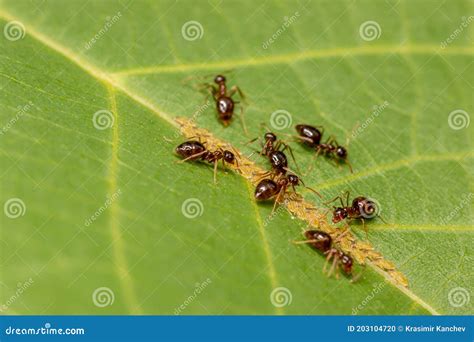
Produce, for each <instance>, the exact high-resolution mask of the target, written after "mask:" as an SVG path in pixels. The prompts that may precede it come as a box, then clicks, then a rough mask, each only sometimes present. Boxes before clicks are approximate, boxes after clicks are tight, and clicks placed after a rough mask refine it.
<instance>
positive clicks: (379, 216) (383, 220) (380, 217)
mask: <svg viewBox="0 0 474 342" xmlns="http://www.w3.org/2000/svg"><path fill="white" fill-rule="evenodd" d="M377 216H378V218H379V219H381V220H382V222H383V223H385V224H389V223H388V222H387V221H385V219H384V218H383V217H382V216H381V215H379V214H377Z"/></svg>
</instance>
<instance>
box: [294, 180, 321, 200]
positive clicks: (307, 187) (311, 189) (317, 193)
mask: <svg viewBox="0 0 474 342" xmlns="http://www.w3.org/2000/svg"><path fill="white" fill-rule="evenodd" d="M300 182H301V184H302V185H303V186H304V187H305V188H306V189H308V190H310V191H312V192H314V193H315V194H316V195H318V196H319V198H323V196H321V194H320V193H319V192H317V191H316V190H314V189H313V188H310V187H309V186H306V184H304V182H303V181H302V180H301V179H300Z"/></svg>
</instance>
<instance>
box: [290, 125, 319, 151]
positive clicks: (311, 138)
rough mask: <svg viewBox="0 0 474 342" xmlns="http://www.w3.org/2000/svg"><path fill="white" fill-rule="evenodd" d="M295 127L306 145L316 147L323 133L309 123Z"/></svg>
mask: <svg viewBox="0 0 474 342" xmlns="http://www.w3.org/2000/svg"><path fill="white" fill-rule="evenodd" d="M295 128H296V131H297V132H298V134H299V136H300V137H301V138H303V139H302V140H303V142H304V143H305V144H306V145H308V146H310V147H316V146H317V145H319V143H320V142H321V138H322V136H323V134H322V133H321V131H320V130H319V129H317V128H316V127H313V126H310V125H296V126H295Z"/></svg>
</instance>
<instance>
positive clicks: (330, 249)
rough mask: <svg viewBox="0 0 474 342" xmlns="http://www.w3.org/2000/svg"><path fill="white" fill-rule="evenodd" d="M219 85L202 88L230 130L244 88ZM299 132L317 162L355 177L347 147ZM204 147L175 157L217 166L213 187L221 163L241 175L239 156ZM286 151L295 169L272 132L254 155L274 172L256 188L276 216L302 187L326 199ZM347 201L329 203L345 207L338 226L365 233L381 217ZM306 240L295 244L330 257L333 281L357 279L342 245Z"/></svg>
mask: <svg viewBox="0 0 474 342" xmlns="http://www.w3.org/2000/svg"><path fill="white" fill-rule="evenodd" d="M214 82H215V84H211V83H205V84H203V85H202V87H203V89H205V90H206V91H208V92H209V94H210V95H212V97H213V99H214V101H215V103H216V109H217V114H218V119H219V120H220V121H221V122H222V124H223V125H224V126H226V127H227V126H228V125H229V124H230V122H231V120H232V116H233V114H234V107H235V106H234V104H235V103H237V102H236V101H234V100H233V99H232V96H233V95H234V94H235V93H236V92H237V93H238V94H239V95H240V97H241V98H242V99H244V98H245V97H244V94H243V93H242V91H241V90H240V88H238V87H237V86H233V87H232V88H230V89H228V88H227V85H226V78H225V77H224V76H222V75H217V76H216V77H215V78H214ZM240 119H241V121H242V125H243V128H244V131H245V132H246V126H245V122H244V120H243V111H241V113H240ZM295 129H296V133H297V135H296V136H295V137H294V138H295V139H296V141H298V142H300V143H301V144H303V145H304V146H306V147H308V148H310V149H311V150H312V151H313V152H314V154H313V157H314V158H317V157H318V156H319V155H323V156H325V157H326V158H327V159H329V160H330V161H332V162H333V163H335V164H339V163H344V164H346V165H347V166H348V167H349V169H350V172H352V166H351V164H350V163H349V161H348V152H347V149H346V148H345V147H344V146H341V145H340V144H338V143H337V141H336V139H335V138H334V137H333V136H329V137H328V138H327V139H326V140H325V141H324V142H322V141H323V134H324V128H323V127H321V126H311V125H307V124H298V125H296V126H295ZM256 140H258V138H255V139H253V140H251V141H249V143H253V142H255V141H256ZM205 145H206V144H205V142H201V141H200V140H188V141H185V142H183V143H182V144H180V145H179V146H177V147H176V149H175V151H176V153H177V154H178V155H179V156H180V157H182V158H183V159H182V160H181V161H180V162H185V161H196V160H201V161H205V162H208V163H211V164H214V182H216V177H217V165H218V162H219V161H222V164H223V166H225V165H226V164H232V165H234V166H235V169H236V170H237V171H239V165H238V158H237V157H239V155H238V152H237V151H236V150H234V151H230V150H225V149H222V148H218V149H216V150H213V151H211V150H209V149H208V148H206V146H205ZM286 151H288V152H289V154H290V156H291V158H292V160H293V161H294V162H295V165H296V160H295V158H294V155H293V152H292V149H291V147H290V146H289V145H288V143H286V142H285V141H283V140H280V139H278V138H277V136H276V135H275V134H274V133H272V132H270V131H268V132H266V133H265V134H264V136H263V141H261V150H260V151H255V152H258V154H259V155H261V156H262V157H265V158H266V159H267V160H268V162H269V163H270V166H271V168H270V170H268V171H267V172H265V173H263V174H260V175H258V183H257V185H256V187H255V193H254V197H255V200H257V201H268V200H273V201H274V205H273V210H272V213H273V212H274V211H275V208H276V206H277V205H278V204H281V203H283V202H284V200H285V198H287V197H289V198H292V199H293V200H298V199H300V198H301V196H300V195H298V193H297V191H296V187H297V186H299V185H302V186H304V187H305V188H306V189H308V190H310V191H312V192H314V193H315V194H316V195H318V196H319V197H320V198H321V197H322V196H321V195H320V194H319V193H318V192H317V191H316V190H314V189H311V188H309V187H307V186H306V185H305V184H304V183H303V181H302V180H301V177H300V176H298V175H297V173H296V172H295V171H293V170H292V169H290V168H289V167H288V158H287V155H286ZM345 195H346V198H345V200H346V201H345V202H344V201H343V198H342V197H341V196H337V197H336V198H334V199H333V200H331V201H329V202H326V203H325V204H329V203H332V202H334V201H336V200H338V199H339V200H340V204H341V206H339V207H336V206H334V207H333V209H332V222H333V223H338V222H341V221H343V220H346V222H350V221H353V220H360V221H361V222H362V224H363V227H364V229H365V220H364V219H370V218H373V217H375V216H379V215H378V207H377V205H376V203H375V202H373V201H372V200H370V199H368V198H366V197H363V196H359V197H356V198H354V199H353V201H352V203H350V202H349V192H346V193H345ZM379 217H380V216H379ZM347 229H348V228H347ZM366 232H367V231H366ZM342 235H344V233H342V234H341V236H342ZM304 236H305V237H306V240H304V241H296V242H295V243H296V244H301V243H304V244H308V245H310V246H311V247H312V248H314V249H316V250H317V251H319V252H321V253H323V254H324V255H325V256H326V260H327V262H329V261H331V260H332V266H331V268H330V270H329V272H328V274H329V275H331V274H333V273H335V274H336V275H338V270H342V272H343V273H344V274H345V275H348V276H352V266H353V259H352V257H351V256H350V255H348V254H346V253H344V252H342V251H341V250H339V249H338V248H337V247H336V246H335V243H337V240H338V239H336V240H333V239H332V238H331V236H330V235H329V234H327V233H325V232H323V231H319V230H306V231H305V232H304ZM326 266H327V263H326V265H325V269H326ZM353 280H354V278H353Z"/></svg>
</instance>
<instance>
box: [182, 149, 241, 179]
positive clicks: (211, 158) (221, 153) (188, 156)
mask: <svg viewBox="0 0 474 342" xmlns="http://www.w3.org/2000/svg"><path fill="white" fill-rule="evenodd" d="M175 151H176V153H177V154H178V155H179V156H180V157H183V158H184V159H183V160H180V162H181V163H182V162H185V161H188V160H198V159H199V160H203V161H207V162H209V163H214V183H217V179H216V177H217V163H218V161H219V160H222V165H224V166H225V163H228V164H232V165H237V166H238V162H237V159H236V158H235V154H234V153H232V152H231V151H229V150H224V149H222V148H219V149H217V150H216V151H209V150H208V149H207V148H206V147H205V146H204V144H202V143H201V142H199V141H196V140H189V141H185V142H184V143H182V144H180V145H178V146H177V147H176V149H175Z"/></svg>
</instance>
